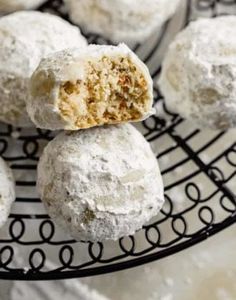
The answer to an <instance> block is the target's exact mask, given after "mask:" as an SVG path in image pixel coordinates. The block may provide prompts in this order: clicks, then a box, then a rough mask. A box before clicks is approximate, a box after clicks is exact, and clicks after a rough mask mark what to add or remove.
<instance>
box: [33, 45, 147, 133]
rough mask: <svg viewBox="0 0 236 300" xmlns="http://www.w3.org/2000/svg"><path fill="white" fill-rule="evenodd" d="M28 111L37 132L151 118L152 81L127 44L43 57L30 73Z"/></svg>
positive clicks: (64, 52)
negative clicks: (41, 129) (39, 130)
mask: <svg viewBox="0 0 236 300" xmlns="http://www.w3.org/2000/svg"><path fill="white" fill-rule="evenodd" d="M30 90H31V95H32V97H31V98H30V99H29V101H28V102H27V111H28V113H29V116H30V117H31V119H32V121H33V122H34V123H35V125H36V126H37V127H39V128H45V129H51V130H59V129H67V130H78V129H82V128H90V127H93V126H101V125H104V124H117V123H124V122H128V121H130V122H136V121H140V120H142V119H145V118H147V117H148V116H149V115H150V114H152V112H153V109H152V104H153V81H152V78H151V76H150V74H149V71H148V68H147V67H146V65H145V64H144V63H143V62H142V61H141V60H140V59H139V58H138V57H137V56H136V55H135V53H133V52H132V51H131V50H130V49H129V48H128V47H127V46H126V45H124V44H120V45H118V46H101V45H89V46H88V47H86V48H82V49H67V50H63V51H60V52H57V53H53V54H52V55H50V56H48V57H46V58H45V59H43V60H42V61H41V63H40V64H39V66H38V68H37V69H36V71H35V72H34V73H33V76H32V79H31V82H30Z"/></svg>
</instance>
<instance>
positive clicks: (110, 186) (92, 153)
mask: <svg viewBox="0 0 236 300" xmlns="http://www.w3.org/2000/svg"><path fill="white" fill-rule="evenodd" d="M37 186H38V191H39V193H40V196H41V199H42V201H43V202H44V204H45V206H46V209H47V210H48V213H49V215H50V216H51V217H52V218H53V219H54V220H55V222H56V223H58V224H59V225H60V226H62V227H63V228H64V229H65V230H66V231H67V232H69V233H70V234H71V235H72V236H73V237H74V238H75V239H77V240H86V241H102V240H106V239H113V240H116V239H118V238H119V237H122V236H127V235H131V234H134V233H135V231H136V230H138V229H140V228H141V227H142V225H143V224H144V223H146V222H147V221H149V220H150V219H151V218H152V217H153V216H155V215H156V214H157V213H158V212H159V210H160V208H161V207H162V205H163V202H164V196H163V183H162V178H161V175H160V171H159V166H158V163H157V160H156V158H155V156H154V154H153V152H152V151H151V148H150V146H149V144H148V143H147V141H146V140H145V139H144V137H143V136H142V135H141V133H140V132H139V131H137V130H136V129H135V128H134V127H133V126H132V125H129V124H123V125H111V126H107V127H96V128H92V129H88V130H81V131H76V132H62V133H61V134H59V135H58V136H57V137H56V138H55V139H54V140H53V141H51V142H50V143H49V144H48V145H47V147H46V148H45V150H44V153H43V155H42V157H41V159H40V162H39V165H38V180H37Z"/></svg>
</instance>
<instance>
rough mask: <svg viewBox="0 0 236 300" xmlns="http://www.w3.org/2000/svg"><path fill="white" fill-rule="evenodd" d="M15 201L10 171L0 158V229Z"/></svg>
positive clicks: (13, 183) (13, 184)
mask: <svg viewBox="0 0 236 300" xmlns="http://www.w3.org/2000/svg"><path fill="white" fill-rule="evenodd" d="M14 200H15V182H14V179H13V174H12V171H11V169H10V168H9V167H8V166H7V164H6V163H5V162H4V160H3V159H2V158H1V157H0V227H2V226H3V225H4V224H5V223H6V221H7V218H8V216H9V214H10V209H11V205H12V203H13V202H14Z"/></svg>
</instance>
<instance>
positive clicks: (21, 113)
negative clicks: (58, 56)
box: [0, 11, 86, 126]
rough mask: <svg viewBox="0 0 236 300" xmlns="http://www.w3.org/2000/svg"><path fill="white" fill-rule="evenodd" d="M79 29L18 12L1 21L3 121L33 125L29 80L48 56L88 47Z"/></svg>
mask: <svg viewBox="0 0 236 300" xmlns="http://www.w3.org/2000/svg"><path fill="white" fill-rule="evenodd" d="M85 45H86V41H85V39H84V38H83V37H82V35H81V34H80V31H79V29H78V28H77V27H75V26H72V25H70V24H69V23H68V22H66V21H64V20H62V19H61V18H59V17H57V16H53V15H50V14H45V13H40V12H33V11H31V12H26V11H25V12H16V13H14V14H11V15H8V16H5V17H2V18H1V19H0V60H1V64H0V95H1V96H0V105H1V111H0V120H1V121H3V122H6V123H9V124H12V125H15V126H30V125H32V123H31V122H30V119H29V117H28V115H27V113H26V109H25V102H27V101H28V99H29V98H30V93H29V90H28V84H29V79H30V77H31V75H32V73H33V71H34V70H35V68H36V67H37V65H38V64H39V62H40V60H41V59H42V58H43V57H45V56H46V55H48V54H50V53H53V52H55V51H59V50H63V49H65V48H67V47H75V46H77V47H78V46H81V47H82V46H85Z"/></svg>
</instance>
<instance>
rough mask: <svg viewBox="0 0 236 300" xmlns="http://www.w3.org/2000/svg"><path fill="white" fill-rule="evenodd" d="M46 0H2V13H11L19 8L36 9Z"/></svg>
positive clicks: (0, 12) (0, 8) (0, 9)
mask: <svg viewBox="0 0 236 300" xmlns="http://www.w3.org/2000/svg"><path fill="white" fill-rule="evenodd" d="M44 2H46V0H0V14H5V13H11V12H14V11H17V10H24V9H34V8H37V7H38V6H39V5H41V4H43V3H44Z"/></svg>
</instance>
